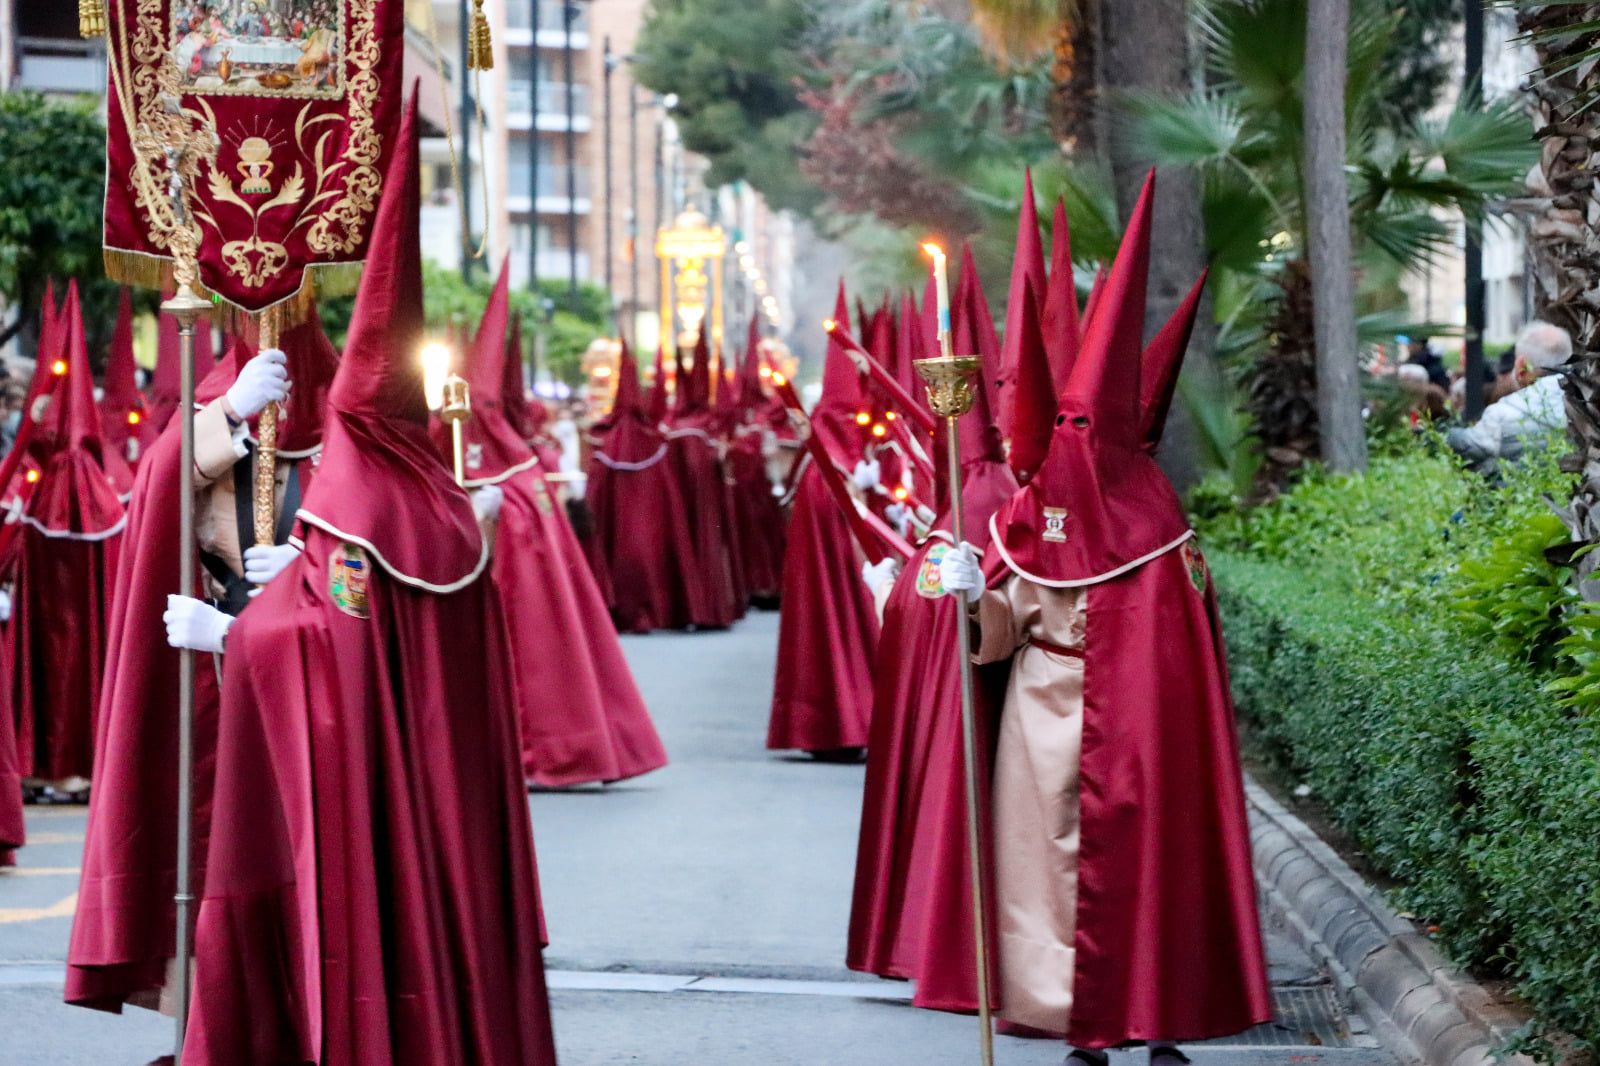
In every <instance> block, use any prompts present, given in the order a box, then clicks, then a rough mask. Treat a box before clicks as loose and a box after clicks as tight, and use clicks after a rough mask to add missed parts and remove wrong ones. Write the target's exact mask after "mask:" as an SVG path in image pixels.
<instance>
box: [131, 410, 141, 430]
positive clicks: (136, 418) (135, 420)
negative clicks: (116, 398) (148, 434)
mask: <svg viewBox="0 0 1600 1066" xmlns="http://www.w3.org/2000/svg"><path fill="white" fill-rule="evenodd" d="M143 421H144V416H143V415H141V414H140V413H139V412H138V411H129V412H128V425H130V426H137V425H138V424H139V423H140V422H143Z"/></svg>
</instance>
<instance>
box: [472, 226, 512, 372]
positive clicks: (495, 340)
mask: <svg viewBox="0 0 1600 1066" xmlns="http://www.w3.org/2000/svg"><path fill="white" fill-rule="evenodd" d="M510 330H511V257H510V256H509V255H508V256H506V258H505V259H504V260H503V261H502V262H501V264H500V276H499V277H498V278H496V279H495V283H494V288H493V289H491V290H490V291H489V301H488V303H486V304H484V307H483V317H482V318H481V319H479V321H478V329H477V332H476V333H474V334H473V337H472V344H471V347H469V348H467V349H465V350H464V351H463V353H462V354H463V356H464V357H465V359H466V364H465V370H464V372H463V373H462V376H463V377H464V378H466V379H467V386H468V388H469V389H471V392H470V394H469V395H470V397H471V399H473V400H477V399H480V398H481V399H483V400H487V401H492V402H494V403H499V402H500V393H501V390H502V389H504V388H505V383H506V335H507V334H508V333H509V332H510Z"/></svg>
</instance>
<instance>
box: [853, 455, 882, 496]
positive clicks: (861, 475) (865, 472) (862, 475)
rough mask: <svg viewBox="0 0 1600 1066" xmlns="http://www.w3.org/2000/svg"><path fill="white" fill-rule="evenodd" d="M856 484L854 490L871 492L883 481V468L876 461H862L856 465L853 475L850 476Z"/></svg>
mask: <svg viewBox="0 0 1600 1066" xmlns="http://www.w3.org/2000/svg"><path fill="white" fill-rule="evenodd" d="M850 477H851V479H852V480H853V481H854V482H855V483H856V488H858V489H860V490H861V491H862V492H871V491H872V490H873V489H875V488H877V487H878V485H879V484H881V483H882V481H883V468H882V467H881V466H879V465H878V460H876V459H863V460H861V461H860V462H859V463H857V464H856V469H855V473H854V474H852V475H850Z"/></svg>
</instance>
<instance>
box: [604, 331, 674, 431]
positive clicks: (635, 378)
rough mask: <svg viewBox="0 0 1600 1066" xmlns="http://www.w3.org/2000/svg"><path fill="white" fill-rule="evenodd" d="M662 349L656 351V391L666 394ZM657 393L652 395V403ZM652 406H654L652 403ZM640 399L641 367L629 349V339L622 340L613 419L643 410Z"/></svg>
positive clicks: (612, 413) (618, 358)
mask: <svg viewBox="0 0 1600 1066" xmlns="http://www.w3.org/2000/svg"><path fill="white" fill-rule="evenodd" d="M662 361H663V360H662V354H661V349H659V348H657V349H656V391H658V392H660V393H662V395H663V397H664V396H665V393H666V381H665V377H666V375H665V374H664V373H663V371H662ZM654 398H655V393H652V394H651V399H652V401H653V400H654ZM651 406H654V404H653V403H652V404H651ZM641 409H642V408H641V400H640V397H639V365H638V363H636V362H634V359H633V352H632V351H630V350H629V348H628V341H627V338H623V340H622V348H621V351H620V352H618V354H617V395H616V398H615V399H614V400H613V401H612V404H611V417H612V418H613V419H615V418H617V417H618V416H619V415H625V414H630V413H632V412H634V411H638V410H641Z"/></svg>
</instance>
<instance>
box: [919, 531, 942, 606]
mask: <svg viewBox="0 0 1600 1066" xmlns="http://www.w3.org/2000/svg"><path fill="white" fill-rule="evenodd" d="M949 551H950V545H948V544H935V545H934V546H933V547H931V548H929V549H928V554H927V555H925V556H923V558H922V566H921V568H920V569H918V570H917V595H918V596H925V597H927V598H928V599H930V600H936V599H938V598H939V597H940V596H943V595H944V583H943V582H942V581H940V580H939V564H940V563H942V562H944V557H945V556H946V555H947V554H949Z"/></svg>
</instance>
